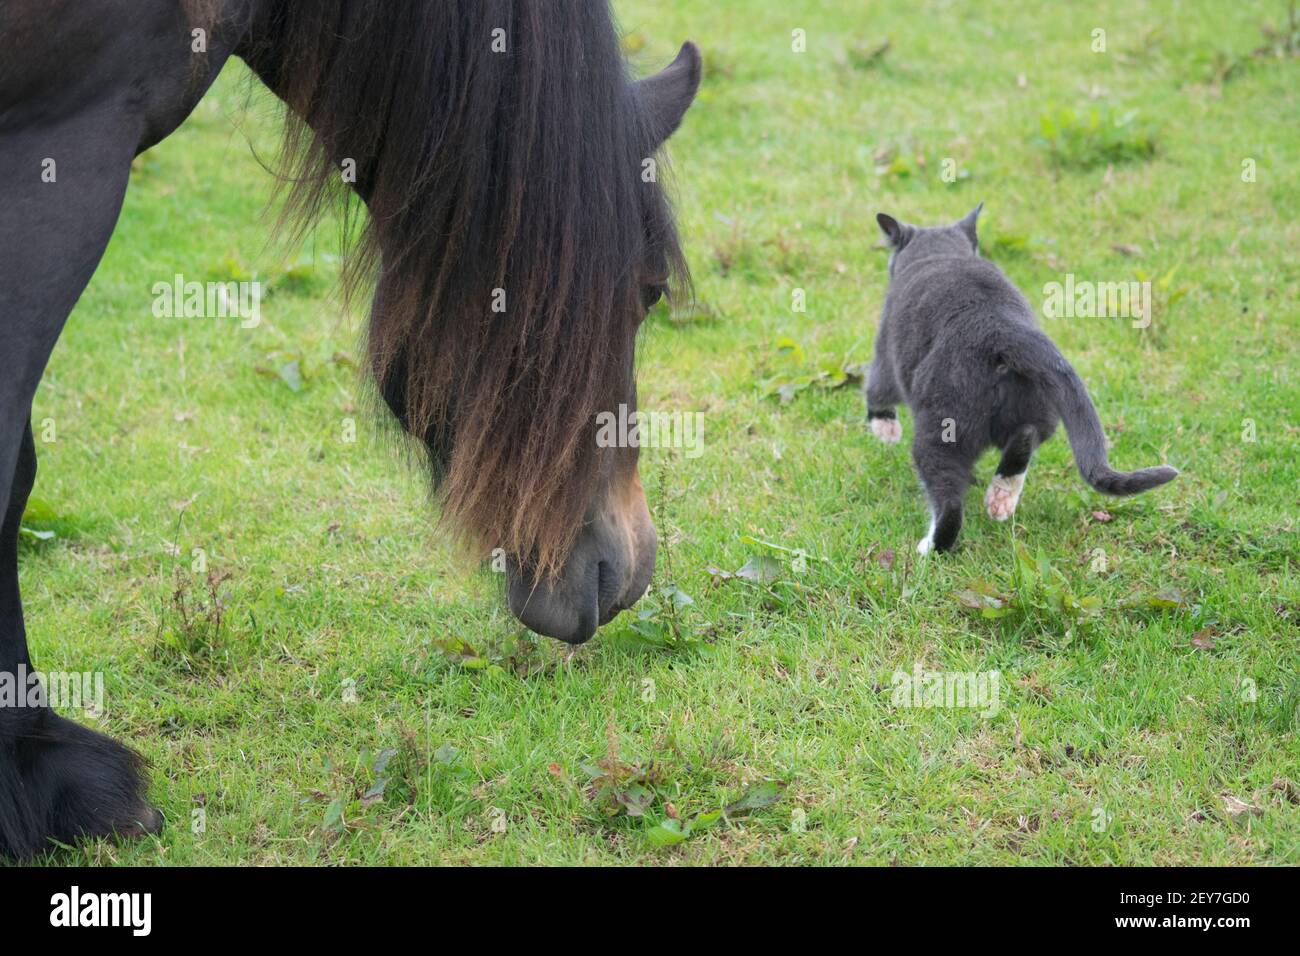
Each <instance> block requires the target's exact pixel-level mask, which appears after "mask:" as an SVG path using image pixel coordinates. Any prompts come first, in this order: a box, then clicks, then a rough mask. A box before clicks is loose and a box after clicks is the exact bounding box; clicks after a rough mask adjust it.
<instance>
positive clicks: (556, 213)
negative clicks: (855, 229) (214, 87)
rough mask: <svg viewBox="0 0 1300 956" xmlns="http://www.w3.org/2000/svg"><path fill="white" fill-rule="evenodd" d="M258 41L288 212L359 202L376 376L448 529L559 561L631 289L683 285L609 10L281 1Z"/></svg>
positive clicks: (634, 301) (623, 389)
mask: <svg viewBox="0 0 1300 956" xmlns="http://www.w3.org/2000/svg"><path fill="white" fill-rule="evenodd" d="M257 44H258V47H260V48H261V49H263V50H264V51H265V54H266V55H265V56H260V55H258V54H257V53H256V52H254V54H253V55H252V56H250V57H249V59H250V62H252V63H253V64H254V66H255V68H257V69H258V71H259V72H260V73H261V74H262V75H263V77H264V79H266V80H267V82H268V83H269V84H270V85H271V86H272V88H273V89H275V90H276V92H277V93H279V94H280V96H281V97H283V98H284V99H285V100H286V102H287V103H288V104H289V106H290V110H289V112H288V121H287V122H288V125H287V132H286V156H287V157H288V163H289V177H288V180H289V181H290V182H291V183H292V185H291V187H290V189H289V191H288V195H287V204H286V210H287V215H288V217H289V219H290V220H291V221H292V222H294V223H296V224H299V225H305V224H309V223H312V222H314V221H316V220H317V218H318V217H319V215H320V213H321V212H322V211H323V210H325V209H326V208H329V207H331V206H334V205H335V204H336V203H341V204H342V205H343V208H344V209H345V210H348V211H349V213H350V214H355V213H356V212H357V211H358V210H357V206H356V205H355V202H356V197H360V198H361V199H363V200H364V203H365V205H366V207H367V209H368V213H369V217H368V223H367V224H366V225H365V226H364V228H363V230H362V235H361V238H360V239H359V242H358V243H357V245H356V247H355V249H354V252H353V255H352V256H351V259H350V263H349V265H348V267H347V270H346V284H347V285H348V286H349V287H356V286H357V285H364V284H365V283H366V282H367V281H368V280H369V279H370V278H372V277H374V276H376V275H378V276H379V285H378V292H377V295H376V298H375V308H374V311H373V314H372V318H371V326H370V332H369V347H370V353H371V360H372V366H373V369H374V372H375V376H376V380H377V382H378V384H379V387H380V389H381V391H382V392H383V393H384V395H385V397H386V398H388V399H389V403H390V405H393V406H394V411H395V412H396V413H397V414H398V417H399V418H400V419H401V420H402V423H403V425H404V426H405V427H406V428H407V430H408V431H410V432H411V433H412V434H414V435H416V436H418V437H420V438H423V439H424V440H425V442H426V444H427V445H428V447H429V449H430V451H431V455H430V459H431V464H432V466H433V474H434V478H435V482H436V484H437V485H438V486H439V487H440V489H441V493H442V496H443V500H444V512H443V513H444V518H445V519H450V520H451V521H452V523H453V525H454V527H455V528H457V529H458V530H460V531H461V532H463V533H464V535H465V536H466V538H467V539H468V540H469V541H470V542H471V543H472V544H473V545H475V546H477V547H478V548H481V549H486V548H492V547H498V546H499V547H503V548H505V549H506V551H507V552H508V553H510V554H513V555H519V556H522V557H524V558H526V559H528V560H530V561H531V562H534V563H535V565H536V566H537V568H538V569H540V570H553V569H554V568H556V567H557V566H558V564H559V563H560V562H561V561H562V560H563V558H564V556H565V555H566V554H567V552H568V550H569V548H570V546H571V544H572V541H573V538H574V535H575V534H576V533H577V531H578V529H579V528H580V526H581V524H582V520H583V512H584V509H585V508H586V506H587V504H588V502H589V501H590V500H591V498H592V495H593V493H594V491H595V488H596V486H597V483H598V482H599V481H600V476H601V474H602V467H601V464H602V463H601V461H600V460H599V456H600V455H602V454H606V453H607V450H604V449H599V448H597V447H596V443H595V441H594V438H593V421H594V417H595V414H596V413H597V412H598V411H601V410H604V409H612V408H615V407H616V406H617V404H618V403H619V402H622V401H627V400H628V399H629V397H630V395H631V393H632V363H631V356H632V354H633V347H634V339H635V335H636V328H637V325H638V322H639V320H640V318H641V315H642V313H643V309H642V308H641V305H640V303H639V301H638V299H639V296H640V294H641V290H642V288H643V287H644V286H645V285H647V284H663V283H666V282H667V281H669V279H670V278H677V277H684V276H685V269H684V266H683V261H682V257H681V253H680V249H679V246H678V242H677V238H676V233H675V231H674V228H673V224H672V217H671V214H670V210H669V208H668V205H667V203H666V201H665V199H664V196H663V194H662V191H661V190H660V188H659V186H658V184H657V183H655V182H653V181H647V177H643V176H642V175H641V174H642V169H643V162H644V160H645V159H646V158H647V157H649V156H650V155H651V153H652V152H653V150H654V148H655V146H657V143H656V142H654V141H652V137H651V134H650V133H649V131H648V129H647V127H648V125H649V124H648V122H647V118H646V117H643V116H642V111H640V110H638V108H637V102H636V99H637V92H636V88H635V86H634V85H633V84H632V83H631V81H630V79H629V77H628V75H627V72H626V67H625V63H624V59H623V56H622V53H621V50H620V48H619V43H618V38H617V35H616V31H615V28H614V23H613V19H612V15H611V13H610V10H609V8H608V5H607V3H606V2H605V0H548V2H545V3H538V2H527V0H395V2H385V3H370V2H358V0H313V2H310V3H306V2H292V3H289V2H286V3H281V4H278V5H277V7H276V9H275V10H274V12H273V14H272V16H271V18H270V20H269V21H268V22H267V23H266V25H265V31H264V32H263V34H262V35H261V36H260V37H259V38H258V41H257ZM503 47H504V49H503ZM348 161H352V162H354V163H355V170H356V187H355V192H353V191H352V190H350V189H349V188H347V184H346V183H345V182H344V175H343V173H344V171H345V169H346V168H347V166H346V165H345V164H346V163H347V162H348ZM345 218H346V215H345ZM381 269H382V273H380V270H381ZM502 309H503V310H504V311H502Z"/></svg>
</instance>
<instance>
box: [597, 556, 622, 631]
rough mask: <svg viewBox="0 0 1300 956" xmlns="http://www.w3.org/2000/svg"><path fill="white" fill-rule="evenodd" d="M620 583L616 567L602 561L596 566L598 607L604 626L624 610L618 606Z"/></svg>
mask: <svg viewBox="0 0 1300 956" xmlns="http://www.w3.org/2000/svg"><path fill="white" fill-rule="evenodd" d="M620 590H621V588H620V581H619V577H618V575H617V574H616V573H615V571H614V566H613V565H612V564H610V563H609V562H608V561H601V562H600V563H599V564H598V565H597V566H596V605H597V607H598V608H599V610H600V623H601V624H604V623H606V622H608V621H609V620H610V618H612V617H613V616H614V615H615V614H617V613H618V612H619V611H621V610H622V607H620V606H619V604H618V598H619V591H620Z"/></svg>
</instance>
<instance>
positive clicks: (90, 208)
mask: <svg viewBox="0 0 1300 956" xmlns="http://www.w3.org/2000/svg"><path fill="white" fill-rule="evenodd" d="M497 30H500V31H502V32H501V33H500V34H498V33H496V32H495V31H497ZM231 56H238V57H240V58H242V59H244V60H245V61H246V62H247V63H248V65H249V66H250V67H251V68H252V69H253V71H254V72H255V73H256V74H257V75H258V76H259V77H260V78H261V79H262V81H263V82H264V83H266V85H267V86H268V87H269V88H270V89H271V90H272V91H273V92H274V93H275V94H276V95H277V96H279V97H280V98H281V99H283V100H284V101H285V102H286V104H287V105H288V107H289V111H290V112H289V125H288V135H287V146H288V155H289V156H290V157H291V165H292V167H293V169H294V171H295V173H296V174H297V175H296V176H295V183H294V185H293V186H292V187H291V189H292V191H291V192H290V195H289V197H288V199H289V202H288V208H289V211H290V215H291V216H294V215H296V216H297V217H298V220H297V221H298V222H300V223H309V222H311V221H312V220H313V217H314V216H315V215H316V214H317V213H318V212H319V211H320V210H321V209H322V208H324V207H325V205H326V203H327V202H330V201H333V200H334V199H335V198H336V194H339V193H342V192H343V191H344V188H343V186H342V184H343V183H344V177H343V176H342V175H341V174H340V172H339V164H341V163H342V162H343V161H345V160H352V161H353V163H354V165H355V169H356V177H355V180H354V181H351V184H352V189H353V190H354V194H355V196H356V197H358V198H359V201H360V202H362V203H364V205H365V206H366V209H367V212H368V219H369V227H368V229H367V232H366V237H365V239H364V241H363V246H362V249H361V251H360V255H359V256H358V258H357V261H358V262H359V263H360V265H359V266H358V267H356V271H355V272H354V274H353V278H356V277H357V276H360V277H361V278H362V279H365V278H367V276H373V277H374V278H375V279H376V283H375V291H374V301H373V304H372V314H371V323H370V364H371V367H372V369H373V371H374V373H375V378H376V384H377V386H378V391H379V393H380V394H381V395H382V397H383V399H384V400H385V401H386V402H387V404H388V406H389V407H390V408H391V409H392V411H393V413H394V414H395V415H396V416H397V418H398V420H399V421H400V422H401V423H402V425H403V426H404V427H405V428H406V429H407V430H408V431H409V432H411V434H412V435H413V436H414V437H415V438H416V439H418V440H419V441H421V442H422V443H423V445H424V447H425V449H426V450H427V457H428V461H429V466H430V473H431V476H432V478H433V481H434V483H435V485H436V486H438V487H440V488H441V489H442V494H443V498H444V501H445V507H444V515H445V516H446V517H447V518H448V520H449V521H450V522H451V524H452V526H453V528H454V530H456V531H458V532H459V533H460V534H461V535H462V536H463V537H464V538H465V539H466V540H468V541H469V542H470V543H471V544H472V545H474V546H475V547H477V548H478V549H480V550H483V549H486V548H488V547H498V546H499V547H502V548H503V549H504V550H505V552H506V554H507V557H508V563H509V581H510V583H509V601H510V606H511V610H512V611H513V612H514V613H515V614H516V616H518V617H519V618H520V619H521V620H522V621H523V622H524V623H525V624H527V625H529V626H530V627H532V628H533V629H534V630H537V631H539V632H540V633H544V634H549V635H551V636H555V637H559V638H562V639H565V640H569V641H573V642H579V643H580V642H582V641H584V640H586V639H587V638H589V637H590V636H591V634H592V633H593V632H594V631H595V629H596V627H597V626H598V625H599V624H601V623H604V621H605V620H608V618H609V617H612V616H613V614H615V613H617V611H618V610H620V609H621V608H622V607H625V606H628V605H630V604H632V603H634V602H635V601H636V600H637V599H638V598H639V597H640V595H641V593H642V592H643V591H644V589H645V587H646V586H647V584H648V581H649V577H650V573H651V571H652V570H653V564H654V547H655V540H654V528H653V525H652V523H651V521H650V518H649V514H648V512H647V510H646V505H645V498H644V494H643V493H642V491H641V485H640V481H639V478H638V477H637V469H636V450H635V449H634V448H633V449H598V448H597V447H596V443H595V442H594V439H593V432H592V430H591V429H592V421H593V418H594V413H595V412H596V411H597V410H599V409H602V408H604V409H610V408H615V407H617V406H618V405H619V404H620V403H625V404H629V405H630V406H632V407H634V404H635V384H634V381H633V377H632V369H633V349H634V344H635V334H636V328H637V325H638V324H639V322H640V320H641V318H643V317H644V314H645V311H646V310H647V309H648V307H649V305H648V304H647V303H650V304H652V303H653V300H654V299H655V298H657V296H658V294H659V292H660V291H661V290H662V289H663V288H664V287H665V286H666V285H667V283H668V281H669V278H670V275H671V274H672V273H673V272H674V270H675V268H676V269H679V268H680V267H681V265H680V264H681V257H680V252H679V251H678V246H677V243H676V236H675V233H674V232H673V229H672V222H671V217H670V215H669V213H668V210H667V206H666V204H665V202H664V200H663V197H662V195H661V193H660V192H659V191H658V187H657V184H655V183H653V182H647V181H645V180H644V179H642V177H641V176H640V172H641V158H642V157H648V156H650V155H652V154H653V153H654V152H655V150H656V149H658V147H659V146H661V145H662V143H663V141H664V140H665V139H667V137H668V136H669V135H670V134H671V133H672V132H673V131H674V130H675V129H676V127H677V125H678V124H679V123H680V121H681V118H682V115H683V114H684V113H685V110H686V108H687V107H688V106H689V104H690V102H691V100H692V98H693V96H694V93H695V90H696V88H697V87H698V83H699V78H700V64H699V55H698V52H697V51H695V49H694V48H693V47H691V46H689V45H688V46H686V47H684V48H683V50H682V53H681V55H679V57H678V59H677V61H675V63H674V64H673V65H672V66H670V67H669V68H668V69H666V70H664V71H663V72H662V73H660V74H658V75H656V76H654V77H650V78H648V79H646V80H642V81H640V82H639V83H631V82H630V81H628V80H627V78H626V76H625V75H624V72H623V67H622V61H621V57H620V56H619V54H618V46H617V38H616V36H615V32H614V29H613V24H612V19H611V17H610V14H609V11H608V9H607V7H606V6H605V4H604V3H595V2H588V0H565V2H559V0H551V2H547V3H532V2H528V0H456V2H437V0H403V2H393V3H379V2H371V0H320V2H318V3H310V4H308V3H295V2H293V0H89V2H88V0H8V2H7V3H5V4H4V5H3V7H0V210H3V212H2V213H0V217H2V218H0V513H3V515H4V521H3V528H2V529H0V673H16V672H18V671H19V670H20V669H26V670H30V669H31V659H30V655H29V653H28V648H27V641H26V632H25V629H24V624H23V613H22V605H21V601H20V597H19V591H18V565H17V560H18V558H17V541H18V533H19V524H20V521H21V518H22V515H23V511H24V509H25V507H26V503H27V499H28V495H29V493H30V491H31V488H32V486H33V483H34V481H35V477H36V448H35V443H34V441H33V436H32V430H31V423H30V416H31V406H32V400H33V397H34V395H35V392H36V388H37V385H38V383H39V381H40V378H41V375H42V374H43V372H44V369H45V366H46V363H47V361H48V359H49V356H50V353H51V350H52V349H53V347H54V344H55V342H56V340H57V338H58V336H59V334H60V332H61V331H62V328H63V325H64V322H65V321H66V319H67V316H68V314H69V312H70V311H71V310H72V308H73V306H74V305H75V303H76V301H77V299H78V297H79V296H80V294H81V292H82V290H83V289H84V288H85V286H86V284H87V283H88V282H89V281H90V277H91V275H92V274H93V272H94V270H95V268H96V266H97V265H98V263H99V260H100V257H101V256H102V254H103V251H104V249H105V247H106V246H107V243H108V240H109V238H110V236H111V235H112V232H113V229H114V226H115V224H116V221H117V216H118V213H119V211H120V208H121V205H122V199H123V196H124V194H125V191H126V186H127V180H128V177H129V173H130V165H131V160H132V159H133V158H134V157H135V156H136V155H138V154H139V153H141V152H143V151H144V150H146V149H148V148H149V147H151V146H153V145H154V144H156V143H157V142H159V141H161V140H162V139H164V138H165V137H166V136H168V135H169V134H170V133H171V132H172V131H174V130H175V129H176V128H177V127H178V126H179V125H180V124H181V123H182V122H183V121H184V119H185V118H186V117H187V116H188V115H189V113H190V111H191V110H192V109H193V108H194V106H195V105H196V104H197V103H198V102H199V100H200V99H201V98H202V96H203V94H204V93H205V92H206V91H207V89H208V88H209V86H210V85H211V83H212V81H213V80H214V79H215V78H216V76H217V74H218V73H219V72H220V70H221V68H222V66H223V65H224V63H225V62H226V61H227V60H228V59H229V57H231ZM342 198H343V199H344V201H346V197H342ZM494 298H498V299H499V298H503V299H504V300H505V303H506V307H505V310H504V312H503V313H499V314H498V313H497V312H495V311H490V310H489V306H488V305H487V304H488V303H489V302H491V301H494ZM145 789H146V788H145V778H144V774H143V771H142V767H141V764H140V761H139V759H138V758H137V757H136V756H135V755H134V754H133V753H132V752H131V751H129V750H128V749H127V748H125V747H123V746H122V745H120V744H118V743H117V742H115V741H113V740H111V739H110V738H108V737H105V736H103V735H100V734H96V733H94V732H92V731H90V730H87V729H86V728H83V727H81V726H80V725H77V724H75V723H73V722H71V721H68V720H65V719H63V718H61V717H59V716H57V715H56V714H54V713H53V712H52V711H50V710H49V708H48V707H35V708H31V707H28V708H8V707H0V856H27V855H30V854H33V853H36V852H38V851H39V850H40V849H41V848H43V847H44V846H46V845H47V842H48V840H49V839H51V838H55V839H59V840H63V841H70V840H73V839H76V838H78V837H79V836H83V835H89V836H95V835H107V834H110V833H119V834H121V833H132V832H138V831H141V830H152V829H155V828H156V827H157V826H158V824H159V822H160V818H159V816H158V815H157V813H156V812H155V811H153V810H152V809H151V808H150V807H149V805H148V803H147V801H146V799H145Z"/></svg>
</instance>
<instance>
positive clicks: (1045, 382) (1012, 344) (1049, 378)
mask: <svg viewBox="0 0 1300 956" xmlns="http://www.w3.org/2000/svg"><path fill="white" fill-rule="evenodd" d="M1005 330H1006V332H1007V333H1009V339H1010V340H1009V341H1007V342H1005V343H1001V344H1003V345H1004V347H1002V348H999V349H998V351H999V354H1000V356H1001V360H1002V362H1004V363H1005V364H1006V365H1007V366H1009V367H1010V368H1012V369H1014V370H1015V371H1017V372H1019V373H1020V374H1021V375H1024V376H1025V377H1026V378H1028V379H1030V380H1031V381H1033V382H1035V383H1036V384H1038V385H1039V386H1040V387H1042V388H1043V389H1044V391H1045V392H1046V393H1047V398H1048V401H1050V402H1051V403H1052V405H1053V406H1054V407H1055V408H1056V412H1057V414H1058V415H1060V416H1061V420H1062V421H1063V422H1064V423H1065V431H1066V433H1067V434H1068V435H1069V438H1070V448H1071V449H1072V450H1073V451H1074V463H1075V465H1077V466H1078V468H1079V474H1080V475H1082V476H1083V480H1084V481H1086V482H1087V483H1088V484H1090V485H1092V487H1094V488H1096V489H1097V490H1098V491H1100V492H1102V493H1103V494H1108V495H1136V494H1139V493H1140V492H1143V491H1147V490H1149V489H1151V488H1155V487H1157V486H1159V485H1163V484H1164V483H1165V482H1168V481H1173V480H1174V479H1175V478H1177V477H1178V469H1176V468H1171V467H1169V466H1168V465H1158V466H1156V467H1154V468H1142V469H1139V470H1138V471H1116V470H1115V469H1114V468H1112V467H1110V461H1109V458H1108V457H1107V454H1106V436H1105V434H1103V432H1102V430H1101V419H1099V418H1098V417H1097V409H1096V408H1095V407H1094V406H1093V404H1092V399H1091V398H1089V397H1088V390H1087V389H1086V388H1085V387H1084V384H1083V380H1082V379H1081V378H1079V373H1078V372H1076V371H1075V370H1074V367H1073V366H1071V365H1070V363H1069V362H1067V361H1066V360H1065V356H1063V355H1062V354H1061V352H1060V350H1059V349H1057V347H1056V344H1055V343H1054V342H1052V340H1051V339H1049V338H1048V337H1047V336H1046V335H1045V334H1044V333H1043V332H1042V331H1040V330H1039V329H1037V328H1034V327H1033V326H1029V325H1020V324H1016V325H1013V326H1008V327H1005Z"/></svg>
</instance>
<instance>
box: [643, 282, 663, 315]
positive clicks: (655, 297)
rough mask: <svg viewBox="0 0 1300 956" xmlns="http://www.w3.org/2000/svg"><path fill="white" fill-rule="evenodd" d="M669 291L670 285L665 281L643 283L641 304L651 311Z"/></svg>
mask: <svg viewBox="0 0 1300 956" xmlns="http://www.w3.org/2000/svg"><path fill="white" fill-rule="evenodd" d="M667 291H668V286H667V285H664V284H663V283H655V284H654V285H643V286H642V287H641V304H642V305H644V306H645V308H646V310H647V311H649V310H650V309H653V308H654V307H655V305H656V303H658V301H659V300H660V299H662V298H663V297H664V294H665V293H666V292H667Z"/></svg>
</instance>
